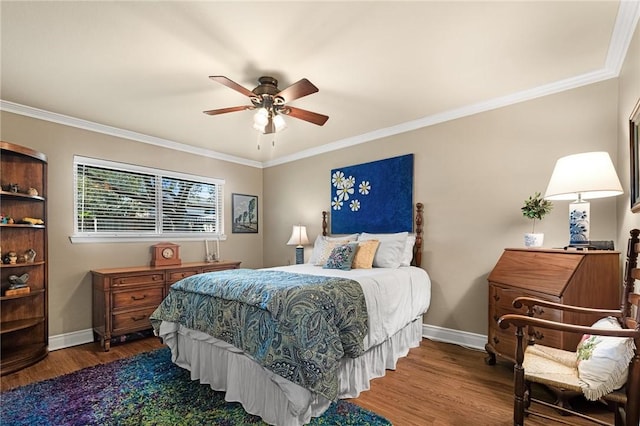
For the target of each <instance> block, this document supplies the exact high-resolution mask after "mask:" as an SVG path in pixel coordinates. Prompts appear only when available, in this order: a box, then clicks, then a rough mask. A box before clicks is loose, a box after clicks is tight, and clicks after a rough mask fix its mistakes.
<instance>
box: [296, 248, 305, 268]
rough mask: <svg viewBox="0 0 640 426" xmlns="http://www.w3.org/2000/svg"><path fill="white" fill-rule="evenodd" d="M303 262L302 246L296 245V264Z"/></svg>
mask: <svg viewBox="0 0 640 426" xmlns="http://www.w3.org/2000/svg"><path fill="white" fill-rule="evenodd" d="M303 263H304V247H302V246H298V247H296V265H302V264H303Z"/></svg>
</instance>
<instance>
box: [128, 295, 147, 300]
mask: <svg viewBox="0 0 640 426" xmlns="http://www.w3.org/2000/svg"><path fill="white" fill-rule="evenodd" d="M146 297H147V295H146V294H143V295H142V296H131V299H133V300H142V299H145V298H146Z"/></svg>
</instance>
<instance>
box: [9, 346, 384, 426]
mask: <svg viewBox="0 0 640 426" xmlns="http://www.w3.org/2000/svg"><path fill="white" fill-rule="evenodd" d="M0 424H2V425H3V426H9V425H39V426H40V425H56V426H58V425H118V426H120V425H171V426H173V425H229V426H231V425H233V426H236V425H265V423H264V422H262V421H261V420H260V418H259V417H256V416H253V415H250V414H247V413H246V412H245V411H244V410H243V408H242V406H241V405H240V404H238V403H229V402H226V401H225V400H224V393H222V392H215V391H214V390H212V389H211V388H210V387H209V386H208V385H201V384H199V383H198V382H195V381H192V380H191V379H190V377H189V372H188V371H187V370H184V369H182V368H180V367H178V366H176V365H174V364H173V363H172V362H171V354H170V352H169V349H168V348H163V349H158V350H156V351H153V352H148V353H143V354H140V355H136V356H134V357H131V358H126V359H122V360H119V361H115V362H112V363H109V364H102V365H97V366H95V367H90V368H85V369H83V370H80V371H77V372H75V373H71V374H67V375H64V376H61V377H57V378H54V379H50V380H45V381H42V382H38V383H32V384H30V385H26V386H23V387H20V388H16V389H12V390H9V391H7V392H3V393H0ZM390 424H391V423H390V422H389V421H388V420H386V419H385V418H383V417H381V416H379V415H377V414H375V413H372V412H370V411H367V410H364V409H362V408H360V407H358V406H357V405H354V404H351V403H349V402H346V401H338V402H336V403H333V404H332V405H331V407H329V409H328V410H327V411H326V412H325V413H324V414H323V415H322V417H319V418H314V419H313V420H312V422H311V425H371V426H374V425H375V426H379V425H390Z"/></svg>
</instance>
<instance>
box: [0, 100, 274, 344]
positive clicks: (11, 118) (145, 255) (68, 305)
mask: <svg viewBox="0 0 640 426" xmlns="http://www.w3.org/2000/svg"><path fill="white" fill-rule="evenodd" d="M0 119H1V120H2V121H1V124H2V127H1V129H2V131H1V135H0V136H1V138H2V140H4V141H8V142H12V143H16V144H18V145H23V146H27V147H29V148H33V149H35V150H38V151H40V152H43V153H45V154H46V155H47V159H48V175H49V176H48V177H49V180H48V184H49V188H48V189H49V191H48V192H49V193H48V209H49V211H48V226H47V229H48V236H49V334H50V335H51V336H55V335H59V334H63V333H70V332H73V331H82V330H87V329H91V326H92V325H91V274H90V272H89V271H90V270H91V269H98V268H111V267H120V266H137V265H147V264H149V261H150V259H151V255H150V250H149V247H150V246H151V245H152V244H155V242H141V243H122V244H104V243H103V244H96V243H83V244H72V243H71V242H70V241H69V236H70V235H71V234H72V233H73V156H74V155H82V156H86V157H93V158H100V159H105V160H112V161H119V162H125V163H134V164H138V165H143V166H148V167H155V168H160V169H165V170H174V171H178V172H184V173H192V174H196V175H202V176H209V177H214V178H222V179H225V180H226V185H225V203H226V205H225V207H226V208H225V217H226V218H227V219H229V218H230V217H231V193H234V192H236V193H242V194H252V195H258V202H259V203H258V213H259V215H260V216H261V217H260V218H259V220H260V223H261V222H262V215H263V208H262V205H261V202H262V199H263V197H262V170H261V169H258V168H255V167H247V166H241V165H238V164H234V163H229V162H225V161H219V160H215V159H211V158H207V157H201V156H196V155H192V154H188V153H184V152H178V151H174V150H169V149H165V148H159V147H156V146H152V145H148V144H144V143H139V142H133V141H130V140H126V139H120V138H116V137H111V136H107V135H103V134H98V133H93V132H89V131H85V130H81V129H76V128H72V127H67V126H62V125H59V124H54V123H50V122H46V121H41V120H37V119H33V118H29V117H24V116H20V115H15V114H11V113H7V112H2V113H1V115H0ZM225 222H226V224H225V233H226V234H227V236H228V240H227V241H223V242H222V243H221V244H220V251H221V253H222V257H223V258H225V259H238V260H242V266H245V267H250V268H255V267H260V266H262V245H263V243H262V233H261V232H260V233H258V234H232V233H231V225H230V223H231V222H230V221H229V220H226V221H225ZM260 231H261V230H260ZM171 241H173V242H175V243H178V244H180V246H181V247H180V257H181V258H182V261H183V262H195V261H201V260H203V259H204V243H202V242H194V241H179V240H171Z"/></svg>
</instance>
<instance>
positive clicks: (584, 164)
mask: <svg viewBox="0 0 640 426" xmlns="http://www.w3.org/2000/svg"><path fill="white" fill-rule="evenodd" d="M622 193H623V191H622V185H620V180H619V179H618V175H617V174H616V170H615V168H614V167H613V163H612V162H611V158H610V157H609V154H608V153H606V152H585V153H582V154H574V155H568V156H566V157H562V158H560V159H559V160H558V161H557V162H556V166H555V168H554V169H553V173H552V174H551V179H550V180H549V185H548V186H547V191H546V192H545V195H544V198H546V199H547V200H573V202H572V203H571V204H569V235H570V239H569V247H581V246H588V245H589V230H590V223H589V221H590V219H591V218H590V204H589V201H586V200H589V199H592V198H605V197H613V196H616V195H620V194H622Z"/></svg>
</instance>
